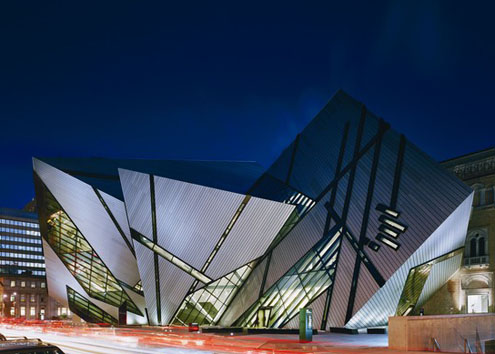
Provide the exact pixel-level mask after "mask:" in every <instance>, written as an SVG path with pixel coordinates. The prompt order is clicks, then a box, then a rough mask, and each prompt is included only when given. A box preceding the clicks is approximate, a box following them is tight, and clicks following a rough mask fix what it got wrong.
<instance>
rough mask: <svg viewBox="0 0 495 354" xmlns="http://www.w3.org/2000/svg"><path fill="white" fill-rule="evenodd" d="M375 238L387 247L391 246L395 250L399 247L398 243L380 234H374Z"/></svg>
mask: <svg viewBox="0 0 495 354" xmlns="http://www.w3.org/2000/svg"><path fill="white" fill-rule="evenodd" d="M376 239H377V240H378V241H380V242H382V243H383V244H384V245H387V246H388V247H390V248H392V249H393V250H395V251H397V250H398V249H399V247H400V245H399V244H398V243H395V242H394V241H392V240H391V239H389V238H388V237H386V236H384V235H382V234H378V235H376Z"/></svg>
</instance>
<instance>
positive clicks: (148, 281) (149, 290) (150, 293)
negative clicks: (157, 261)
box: [134, 242, 158, 325]
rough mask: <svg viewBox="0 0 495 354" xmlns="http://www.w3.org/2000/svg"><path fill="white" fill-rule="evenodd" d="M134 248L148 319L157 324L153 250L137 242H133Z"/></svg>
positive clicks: (152, 323)
mask: <svg viewBox="0 0 495 354" xmlns="http://www.w3.org/2000/svg"><path fill="white" fill-rule="evenodd" d="M134 250H135V251H136V258H137V264H138V267H139V274H140V275H141V282H142V285H143V291H144V299H145V301H146V308H147V309H148V319H149V322H150V324H151V325H157V324H158V316H157V306H156V287H155V265H154V260H153V251H151V250H150V249H149V248H147V247H145V246H143V245H141V244H140V243H139V242H134Z"/></svg>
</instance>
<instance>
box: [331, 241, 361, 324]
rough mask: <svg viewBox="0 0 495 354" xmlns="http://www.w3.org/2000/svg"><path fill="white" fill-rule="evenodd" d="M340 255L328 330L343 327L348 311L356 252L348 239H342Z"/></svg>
mask: <svg viewBox="0 0 495 354" xmlns="http://www.w3.org/2000/svg"><path fill="white" fill-rule="evenodd" d="M342 240H343V241H342V245H341V246H340V254H339V256H338V263H337V270H336V274H335V282H334V284H333V287H332V290H331V291H332V300H331V302H330V310H329V312H328V320H327V329H328V328H329V327H343V326H344V324H345V315H346V311H347V302H348V300H349V292H350V289H351V283H352V274H353V272H354V261H355V258H356V252H355V251H354V249H353V248H352V246H351V245H350V243H349V241H348V240H347V238H343V239H342Z"/></svg>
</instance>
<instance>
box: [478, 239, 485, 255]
mask: <svg viewBox="0 0 495 354" xmlns="http://www.w3.org/2000/svg"><path fill="white" fill-rule="evenodd" d="M484 255H485V238H484V237H480V238H479V239H478V256H484Z"/></svg>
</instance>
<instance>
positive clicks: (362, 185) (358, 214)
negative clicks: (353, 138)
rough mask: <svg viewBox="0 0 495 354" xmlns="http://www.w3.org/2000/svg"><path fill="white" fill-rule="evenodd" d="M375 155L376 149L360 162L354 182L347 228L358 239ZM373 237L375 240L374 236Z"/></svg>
mask: <svg viewBox="0 0 495 354" xmlns="http://www.w3.org/2000/svg"><path fill="white" fill-rule="evenodd" d="M373 153H374V149H371V150H370V151H368V153H366V154H365V155H364V156H363V157H362V158H361V159H360V160H359V162H358V163H357V165H356V170H355V175H354V181H353V183H352V191H351V199H350V203H349V210H348V214H347V220H346V226H347V228H348V230H349V231H350V232H351V234H352V235H354V237H355V238H356V239H359V234H360V232H361V226H362V224H363V214H364V211H365V210H364V208H365V205H366V198H367V195H368V187H369V179H370V172H371V165H372V162H373ZM345 194H346V193H344V195H343V196H342V197H343V198H345ZM341 215H342V214H341ZM341 215H339V216H341ZM371 237H372V238H373V236H371Z"/></svg>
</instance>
